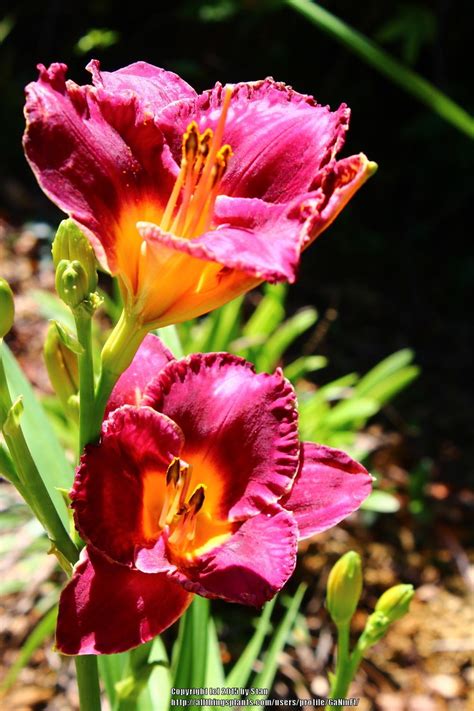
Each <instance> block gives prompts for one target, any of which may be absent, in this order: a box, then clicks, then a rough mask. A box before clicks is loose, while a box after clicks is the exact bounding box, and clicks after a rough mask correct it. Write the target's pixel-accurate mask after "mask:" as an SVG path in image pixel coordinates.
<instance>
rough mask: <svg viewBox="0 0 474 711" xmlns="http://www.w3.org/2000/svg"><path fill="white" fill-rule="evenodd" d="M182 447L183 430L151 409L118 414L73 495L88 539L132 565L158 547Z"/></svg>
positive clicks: (90, 449)
mask: <svg viewBox="0 0 474 711" xmlns="http://www.w3.org/2000/svg"><path fill="white" fill-rule="evenodd" d="M182 444H183V436H182V433H181V431H180V429H179V427H178V426H177V425H176V424H175V423H174V422H172V421H171V420H169V419H168V418H167V417H165V416H164V415H162V414H160V413H158V412H155V411H154V410H152V409H151V408H149V407H131V406H129V405H124V406H123V407H120V408H119V409H118V410H115V411H114V412H112V414H111V415H110V416H109V418H108V419H107V420H106V421H105V422H104V424H103V428H102V437H101V441H100V443H99V444H98V445H88V446H87V447H86V450H85V453H84V454H83V456H82V458H81V464H80V466H79V467H78V469H77V472H76V478H75V481H74V486H73V489H72V491H71V500H72V508H73V510H74V520H75V523H76V527H77V529H78V531H79V532H80V534H81V536H82V538H83V539H84V540H85V541H86V542H87V543H90V544H92V545H93V546H94V547H95V548H96V549H97V550H99V551H100V552H101V553H103V554H104V555H106V556H107V557H108V558H109V559H110V560H113V561H117V562H119V563H123V564H125V565H130V566H132V565H133V564H134V561H135V557H136V555H137V552H138V551H139V550H140V548H142V547H146V548H152V547H153V546H154V545H155V543H156V541H157V539H158V537H159V535H160V533H161V532H160V529H159V527H158V521H159V518H160V513H161V507H162V504H163V498H164V491H165V478H166V470H167V468H168V466H169V464H170V463H171V461H172V460H173V458H174V457H176V456H179V454H180V450H181V447H182ZM159 564H160V567H161V565H162V561H161V557H160V563H159Z"/></svg>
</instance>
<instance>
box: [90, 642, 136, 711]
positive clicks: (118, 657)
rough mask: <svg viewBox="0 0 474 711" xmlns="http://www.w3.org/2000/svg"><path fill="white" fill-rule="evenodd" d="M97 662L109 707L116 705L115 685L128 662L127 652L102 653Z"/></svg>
mask: <svg viewBox="0 0 474 711" xmlns="http://www.w3.org/2000/svg"><path fill="white" fill-rule="evenodd" d="M97 661H98V663H99V671H100V678H101V679H102V681H103V682H104V686H105V691H106V693H107V696H108V699H109V703H110V707H111V709H115V708H116V705H117V692H116V690H115V685H116V684H117V683H118V682H119V681H120V680H121V679H122V677H123V673H124V670H125V669H126V668H127V666H128V663H129V653H128V652H124V653H123V654H103V655H101V656H99V657H98V659H97Z"/></svg>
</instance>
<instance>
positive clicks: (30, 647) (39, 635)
mask: <svg viewBox="0 0 474 711" xmlns="http://www.w3.org/2000/svg"><path fill="white" fill-rule="evenodd" d="M57 617H58V608H57V606H56V604H54V607H52V608H51V609H50V610H48V612H47V613H46V614H45V615H44V617H42V619H41V620H40V621H39V622H38V624H37V625H36V627H35V628H34V630H33V631H32V632H31V634H30V635H29V637H28V638H27V640H26V641H25V642H23V644H22V646H21V649H20V652H19V654H18V657H17V658H16V659H15V661H14V663H13V664H12V666H11V667H10V669H9V671H8V673H7V675H6V676H5V678H4V679H3V681H2V683H1V685H0V693H2V694H4V693H6V692H7V691H8V689H9V688H10V687H11V686H12V684H14V683H15V681H16V678H17V677H18V674H19V673H20V672H21V670H22V669H23V668H24V667H25V666H26V665H27V664H28V662H29V661H30V659H31V657H32V656H33V654H34V653H35V652H36V650H37V649H38V647H40V646H41V645H42V644H43V642H44V641H45V640H46V639H47V638H48V637H50V636H51V635H52V634H53V632H54V628H55V627H56V619H57Z"/></svg>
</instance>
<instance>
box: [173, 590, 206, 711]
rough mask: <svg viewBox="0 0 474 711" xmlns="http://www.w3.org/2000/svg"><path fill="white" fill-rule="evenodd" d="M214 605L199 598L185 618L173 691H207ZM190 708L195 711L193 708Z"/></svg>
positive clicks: (178, 641)
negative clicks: (210, 618) (210, 616)
mask: <svg viewBox="0 0 474 711" xmlns="http://www.w3.org/2000/svg"><path fill="white" fill-rule="evenodd" d="M209 609H210V603H209V600H207V599H206V598H204V597H200V596H198V595H196V597H195V598H194V600H193V602H192V603H191V605H190V607H189V608H188V609H187V611H186V612H185V613H184V615H183V617H182V618H181V623H180V627H179V634H178V639H177V641H176V643H175V650H174V658H173V663H172V677H173V688H175V689H189V688H204V686H205V683H206V677H207V656H208V639H209V637H208V623H209ZM187 708H189V709H192V710H193V711H194V709H195V708H197V707H193V706H192V702H191V705H190V706H188V707H187Z"/></svg>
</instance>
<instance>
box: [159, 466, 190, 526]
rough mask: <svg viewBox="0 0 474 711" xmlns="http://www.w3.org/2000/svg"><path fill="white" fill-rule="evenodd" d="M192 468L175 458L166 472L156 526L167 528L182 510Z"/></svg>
mask: <svg viewBox="0 0 474 711" xmlns="http://www.w3.org/2000/svg"><path fill="white" fill-rule="evenodd" d="M191 473H192V467H191V466H190V465H189V464H186V463H185V462H182V461H181V460H180V459H179V458H178V457H175V458H174V459H173V461H172V462H171V464H170V465H169V467H168V469H167V471H166V492H165V498H164V501H163V506H162V509H161V514H160V519H159V521H158V525H159V526H160V528H164V527H165V526H167V525H168V526H169V524H170V523H172V521H173V519H174V517H175V516H176V515H177V514H178V513H179V511H180V510H181V509H182V508H183V506H184V505H185V501H186V496H187V494H188V490H189V482H190V480H191Z"/></svg>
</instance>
